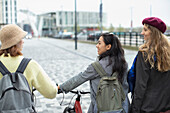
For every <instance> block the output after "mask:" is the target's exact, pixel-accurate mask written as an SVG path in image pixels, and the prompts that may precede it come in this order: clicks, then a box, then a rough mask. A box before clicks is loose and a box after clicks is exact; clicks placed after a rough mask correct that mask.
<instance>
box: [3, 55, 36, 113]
mask: <svg viewBox="0 0 170 113" xmlns="http://www.w3.org/2000/svg"><path fill="white" fill-rule="evenodd" d="M30 60H31V59H26V58H23V59H22V61H21V63H20V65H19V67H18V69H17V71H16V72H14V73H10V72H9V71H8V69H7V68H6V67H5V66H4V65H3V63H2V62H1V61H0V72H1V73H2V75H3V77H2V79H1V80H0V113H36V111H35V107H34V97H33V93H32V92H31V90H30V87H29V84H28V81H27V80H26V78H25V76H24V75H23V72H24V70H25V68H26V66H27V64H28V63H29V61H30Z"/></svg>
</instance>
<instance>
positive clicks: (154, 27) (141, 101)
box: [131, 17, 170, 113]
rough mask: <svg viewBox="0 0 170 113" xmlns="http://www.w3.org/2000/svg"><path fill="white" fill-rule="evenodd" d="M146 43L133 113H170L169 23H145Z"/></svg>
mask: <svg viewBox="0 0 170 113" xmlns="http://www.w3.org/2000/svg"><path fill="white" fill-rule="evenodd" d="M142 24H143V25H144V26H143V30H142V32H141V34H142V35H143V36H144V40H145V43H144V44H143V45H141V46H140V47H139V52H138V55H137V59H136V67H135V69H136V73H135V75H136V82H135V89H134V96H133V99H132V106H131V112H132V113H159V112H164V111H167V110H170V85H169V83H170V71H169V70H170V43H169V41H168V39H167V38H166V36H165V35H164V34H163V33H164V32H165V31H166V25H165V23H164V22H163V21H162V20H161V19H159V18H157V17H149V18H145V19H144V20H143V21H142Z"/></svg>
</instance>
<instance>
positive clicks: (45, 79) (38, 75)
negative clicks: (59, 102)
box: [25, 60, 58, 99]
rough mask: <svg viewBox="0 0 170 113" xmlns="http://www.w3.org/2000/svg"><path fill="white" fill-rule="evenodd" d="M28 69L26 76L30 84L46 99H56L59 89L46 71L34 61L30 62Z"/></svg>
mask: <svg viewBox="0 0 170 113" xmlns="http://www.w3.org/2000/svg"><path fill="white" fill-rule="evenodd" d="M27 68H28V69H26V72H25V74H26V78H27V80H28V82H29V84H32V86H33V87H35V88H36V90H38V91H39V92H40V93H41V94H42V95H43V96H44V97H46V98H49V99H52V98H55V97H56V94H57V91H58V88H57V86H56V84H55V82H54V81H52V80H51V78H50V77H49V76H48V75H47V73H46V72H45V71H44V69H43V68H42V67H41V66H40V65H39V64H38V63H37V62H36V61H34V60H31V61H30V64H29V65H28V67H27ZM30 75H31V76H30Z"/></svg>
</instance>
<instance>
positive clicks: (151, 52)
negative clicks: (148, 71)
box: [139, 24, 170, 72]
mask: <svg viewBox="0 0 170 113" xmlns="http://www.w3.org/2000/svg"><path fill="white" fill-rule="evenodd" d="M145 25H146V27H147V28H148V29H149V30H150V31H151V34H150V39H149V40H148V41H146V42H145V43H144V44H143V45H141V46H140V47H139V51H141V52H142V53H143V57H144V58H145V62H147V61H148V62H149V63H150V65H151V68H154V67H155V66H156V68H157V69H158V71H161V72H165V71H168V70H170V43H169V41H168V39H167V37H166V36H165V35H164V34H163V33H162V32H161V31H159V30H158V29H157V28H155V27H152V26H150V25H148V24H145ZM155 58H156V61H155Z"/></svg>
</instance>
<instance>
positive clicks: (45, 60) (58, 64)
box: [23, 38, 137, 113]
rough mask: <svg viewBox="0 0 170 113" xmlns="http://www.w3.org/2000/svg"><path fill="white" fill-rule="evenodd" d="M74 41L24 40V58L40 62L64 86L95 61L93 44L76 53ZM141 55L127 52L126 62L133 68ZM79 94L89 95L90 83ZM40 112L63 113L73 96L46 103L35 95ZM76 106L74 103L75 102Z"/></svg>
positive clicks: (86, 97)
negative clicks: (87, 92) (134, 59)
mask: <svg viewBox="0 0 170 113" xmlns="http://www.w3.org/2000/svg"><path fill="white" fill-rule="evenodd" d="M74 48H75V47H74V41H69V40H59V39H51V38H40V39H38V38H33V39H24V49H23V54H24V56H25V57H29V58H32V59H34V60H36V61H37V62H38V63H39V64H40V65H41V66H42V67H43V69H44V70H45V71H46V72H47V74H48V75H49V77H50V78H51V79H52V80H53V81H54V82H56V83H59V84H61V83H63V82H64V81H66V80H67V79H69V78H71V77H73V76H75V75H77V74H78V73H80V72H82V71H84V70H85V69H86V68H87V66H88V65H89V64H91V63H92V62H93V61H95V59H96V57H97V49H96V46H95V45H93V44H85V43H78V49H77V50H75V49H74ZM136 54H137V51H130V50H125V58H126V60H127V62H128V65H129V66H131V64H132V61H133V58H134V57H135V55H136ZM76 89H79V90H81V91H82V90H83V91H89V82H86V83H84V84H82V85H81V86H79V87H78V88H76ZM35 95H36V110H37V112H38V113H62V112H63V110H64V108H65V107H66V106H60V103H61V101H62V99H63V98H64V101H63V103H64V104H65V103H69V102H70V100H71V98H72V97H73V96H74V95H73V94H70V93H68V94H64V97H63V94H59V95H57V97H56V98H55V99H46V98H44V97H43V96H42V95H40V94H39V93H38V92H37V91H35ZM81 100H82V101H81V104H82V109H83V113H86V112H87V110H88V107H89V103H90V95H83V96H82V99H81ZM72 103H73V102H72Z"/></svg>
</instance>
